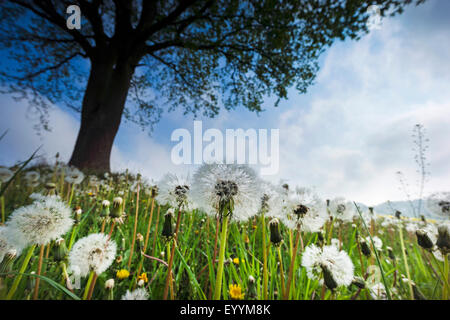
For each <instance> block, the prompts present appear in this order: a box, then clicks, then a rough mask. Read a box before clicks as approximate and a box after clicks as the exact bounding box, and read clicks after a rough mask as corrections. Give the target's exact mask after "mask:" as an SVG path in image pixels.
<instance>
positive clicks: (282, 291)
mask: <svg viewBox="0 0 450 320" xmlns="http://www.w3.org/2000/svg"><path fill="white" fill-rule="evenodd" d="M277 251H278V261H279V262H280V277H281V279H280V281H281V296H282V297H284V294H285V291H284V290H285V289H284V269H283V258H282V257H281V246H279V247H278V248H277Z"/></svg>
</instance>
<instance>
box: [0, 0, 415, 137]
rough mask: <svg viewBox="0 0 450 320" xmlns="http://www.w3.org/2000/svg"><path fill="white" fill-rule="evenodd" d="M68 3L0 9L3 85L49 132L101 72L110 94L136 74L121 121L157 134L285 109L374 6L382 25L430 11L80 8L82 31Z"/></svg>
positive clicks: (232, 2) (304, 4)
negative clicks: (211, 119) (191, 120)
mask: <svg viewBox="0 0 450 320" xmlns="http://www.w3.org/2000/svg"><path fill="white" fill-rule="evenodd" d="M72 2H73V1H68V0H64V1H39V0H33V1H25V0H9V1H2V2H1V4H0V9H1V10H0V12H1V13H0V50H1V51H2V52H3V53H4V54H5V55H8V56H9V58H7V59H4V62H3V64H2V65H1V69H2V72H0V85H1V86H2V87H4V88H6V92H12V93H16V94H18V95H17V97H18V98H26V99H28V100H29V101H30V103H31V106H32V107H33V108H34V110H35V111H36V112H37V113H38V114H39V116H40V120H41V124H42V125H43V127H44V128H45V129H48V123H47V118H48V106H49V104H48V102H52V103H58V104H63V103H64V104H65V105H67V106H68V107H71V108H73V109H75V110H77V111H81V109H82V106H81V104H80V101H81V98H82V96H83V94H84V93H85V92H86V93H87V90H88V89H89V86H88V87H87V84H88V80H89V81H93V82H94V81H95V78H96V76H98V75H96V74H95V72H92V70H94V68H93V67H94V66H96V67H98V70H99V71H96V72H99V73H100V74H101V75H102V79H103V80H102V81H104V83H105V86H106V87H108V82H109V81H111V80H110V79H112V78H111V76H112V75H114V74H115V73H116V72H122V73H123V72H128V71H129V70H131V72H132V73H133V77H132V79H131V82H129V83H124V84H123V86H126V87H127V88H126V89H129V90H128V103H127V105H126V108H125V109H124V111H123V115H124V117H125V118H126V119H128V120H130V121H133V122H135V123H138V124H139V125H141V126H142V127H143V128H144V127H146V128H149V129H150V130H151V128H152V126H153V125H154V124H155V123H156V122H157V121H158V119H159V117H160V116H161V114H162V112H163V110H164V109H168V110H173V109H175V108H177V107H180V108H183V110H184V112H185V113H190V112H192V113H194V114H197V113H203V114H205V115H208V116H215V115H217V114H218V113H219V110H220V109H221V108H225V109H228V110H230V109H233V108H236V107H237V106H244V107H246V108H247V109H249V110H251V111H256V112H260V111H262V103H263V100H264V98H265V97H266V96H270V95H273V96H275V97H276V98H277V104H278V102H279V101H280V99H284V98H286V97H287V92H288V88H290V87H292V86H294V87H295V88H296V89H297V90H298V91H299V92H302V93H304V92H306V90H307V88H308V87H309V86H310V85H311V84H312V83H313V80H314V77H315V74H316V72H317V69H318V65H317V59H318V57H319V55H320V54H321V53H322V52H323V51H324V50H325V49H326V48H327V47H328V46H330V45H331V44H332V43H333V41H335V40H336V39H341V40H343V39H345V38H352V39H359V38H360V37H361V36H362V35H363V34H364V33H366V32H367V31H368V30H367V26H366V22H367V19H368V13H367V8H368V6H369V5H370V4H377V5H379V8H380V13H381V15H382V16H386V15H395V14H397V13H401V12H402V11H403V8H404V6H405V5H407V4H409V3H416V4H419V3H421V2H423V0H416V1H412V0H402V1H399V0H377V1H372V2H367V1H361V0H322V1H317V0H307V1H306V0H305V1H298V0H283V1H280V0H257V1H255V0H248V1H238V0H216V1H214V0H198V1H195V0H191V1H175V0H170V1H167V0H160V1H142V0H134V1H108V0H99V1H87V0H79V1H77V2H76V3H78V4H79V6H80V8H81V13H82V24H81V25H82V27H81V30H76V29H72V30H69V29H68V28H67V27H66V18H67V14H66V11H65V10H66V8H67V6H69V5H71V4H73V3H72ZM18 22H19V23H18ZM9 61H14V62H15V63H9ZM88 66H90V67H88ZM123 70H127V71H123ZM90 72H91V73H90ZM94 94H95V95H96V96H98V99H101V97H102V96H103V95H104V94H105V93H104V91H103V90H102V89H99V90H98V91H96V92H95V93H94ZM167 106H168V107H167ZM105 112H106V111H105ZM109 112H112V111H109ZM120 112H122V111H120Z"/></svg>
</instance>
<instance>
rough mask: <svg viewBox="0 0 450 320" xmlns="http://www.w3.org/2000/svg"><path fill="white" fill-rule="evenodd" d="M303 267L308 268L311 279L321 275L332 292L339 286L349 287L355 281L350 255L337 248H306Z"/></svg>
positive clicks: (313, 246) (312, 246) (314, 246)
mask: <svg viewBox="0 0 450 320" xmlns="http://www.w3.org/2000/svg"><path fill="white" fill-rule="evenodd" d="M302 266H303V267H305V268H306V272H307V275H308V277H309V278H310V279H317V278H318V277H319V275H320V274H321V273H323V275H324V281H325V284H326V285H327V287H328V288H329V289H331V290H333V289H335V288H336V287H339V286H348V285H350V284H351V283H352V281H353V270H354V266H353V263H352V261H351V259H350V257H349V256H348V254H347V253H346V252H345V251H343V250H341V251H339V249H338V248H336V247H335V246H332V245H330V246H324V247H323V248H320V247H317V246H316V245H314V244H312V245H310V246H308V247H306V249H305V251H304V253H303V256H302Z"/></svg>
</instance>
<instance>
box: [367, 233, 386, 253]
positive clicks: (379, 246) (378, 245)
mask: <svg viewBox="0 0 450 320" xmlns="http://www.w3.org/2000/svg"><path fill="white" fill-rule="evenodd" d="M372 240H373V243H374V245H375V249H377V250H378V251H380V250H381V249H383V241H381V239H380V238H379V237H377V236H373V237H372ZM366 241H367V243H372V242H371V241H370V237H369V236H367V237H366Z"/></svg>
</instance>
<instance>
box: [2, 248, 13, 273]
mask: <svg viewBox="0 0 450 320" xmlns="http://www.w3.org/2000/svg"><path fill="white" fill-rule="evenodd" d="M16 257H17V251H16V250H15V249H11V250H9V251H8V252H6V253H5V256H4V257H3V260H2V262H1V263H0V273H8V272H10V271H11V270H12V266H13V264H14V260H16Z"/></svg>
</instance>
